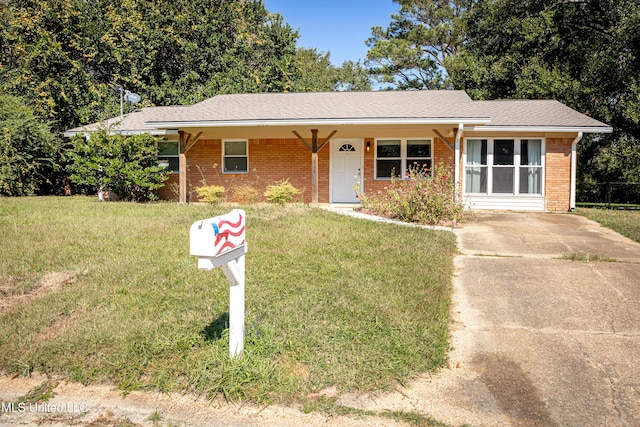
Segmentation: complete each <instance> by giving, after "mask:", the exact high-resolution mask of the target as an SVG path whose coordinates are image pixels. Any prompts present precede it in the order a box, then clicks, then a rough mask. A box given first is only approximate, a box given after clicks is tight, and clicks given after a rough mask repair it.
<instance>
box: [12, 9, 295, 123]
mask: <svg viewBox="0 0 640 427" xmlns="http://www.w3.org/2000/svg"><path fill="white" fill-rule="evenodd" d="M0 19H1V20H2V26H1V27H0V44H1V48H2V49H1V50H0V89H2V90H4V91H6V92H8V93H11V94H15V95H19V96H21V97H23V98H24V99H31V100H33V102H34V111H35V112H36V114H37V115H38V116H40V117H41V118H43V119H44V120H47V121H50V122H51V126H52V129H53V130H54V131H56V132H59V131H64V130H66V129H69V128H73V127H76V126H79V125H81V124H86V123H91V122H95V121H98V120H102V119H106V118H109V117H113V116H115V115H117V114H118V113H119V91H118V90H117V88H118V87H124V88H125V89H128V90H131V91H132V92H136V93H139V94H140V95H141V96H142V99H143V101H142V103H141V105H143V106H151V105H175V104H191V103H195V102H199V101H201V100H203V99H205V98H208V97H211V96H214V95H216V94H218V93H239V92H265V91H287V90H290V89H291V85H292V82H293V79H294V78H295V76H296V73H297V69H296V67H295V56H296V45H295V41H296V39H297V38H298V34H297V32H296V31H294V30H293V29H292V28H291V26H289V25H287V24H284V23H283V20H282V17H281V16H280V15H274V14H270V13H269V12H268V11H267V10H266V9H265V7H264V4H263V2H262V1H259V0H193V1H188V0H178V1H175V2H173V1H172V2H165V1H157V0H135V1H134V0H117V1H112V0H109V1H107V0H41V1H32V0H7V1H4V2H0Z"/></svg>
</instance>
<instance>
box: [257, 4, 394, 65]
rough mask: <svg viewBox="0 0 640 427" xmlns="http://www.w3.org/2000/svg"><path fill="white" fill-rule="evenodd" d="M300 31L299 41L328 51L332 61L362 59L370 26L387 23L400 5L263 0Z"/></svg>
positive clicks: (268, 6) (338, 62) (335, 63)
mask: <svg viewBox="0 0 640 427" xmlns="http://www.w3.org/2000/svg"><path fill="white" fill-rule="evenodd" d="M264 4H265V6H266V8H267V10H269V11H270V12H274V13H275V12H279V13H280V14H281V15H282V16H283V17H284V20H285V22H287V23H288V24H289V25H291V26H292V27H293V28H294V29H297V30H298V32H299V33H300V38H299V39H298V45H299V46H304V47H308V48H312V47H315V48H316V49H318V50H319V51H321V52H330V53H331V57H330V58H331V62H332V63H333V64H334V65H338V66H339V65H342V63H343V62H344V61H348V60H351V61H357V60H358V59H361V60H364V59H365V56H366V54H367V50H368V48H367V45H366V44H365V41H366V40H367V39H368V38H369V37H371V27H374V26H377V25H379V26H382V27H385V28H386V27H387V26H388V25H389V23H390V22H391V14H392V13H395V12H397V11H398V10H399V9H400V6H399V5H398V4H397V3H393V1H392V0H306V1H305V0H264Z"/></svg>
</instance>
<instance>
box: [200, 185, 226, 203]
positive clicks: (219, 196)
mask: <svg viewBox="0 0 640 427" xmlns="http://www.w3.org/2000/svg"><path fill="white" fill-rule="evenodd" d="M224 191H225V190H224V187H222V186H220V185H205V186H202V187H198V188H196V193H197V194H198V201H200V202H202V203H207V204H209V205H215V204H217V203H220V202H221V201H222V200H224V197H223V195H224Z"/></svg>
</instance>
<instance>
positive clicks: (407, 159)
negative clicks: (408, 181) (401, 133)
mask: <svg viewBox="0 0 640 427" xmlns="http://www.w3.org/2000/svg"><path fill="white" fill-rule="evenodd" d="M412 169H414V170H419V171H424V170H428V173H429V175H431V174H432V172H431V169H432V150H431V139H379V140H377V141H376V179H390V178H391V177H392V176H395V177H408V176H409V174H410V171H411V170H412Z"/></svg>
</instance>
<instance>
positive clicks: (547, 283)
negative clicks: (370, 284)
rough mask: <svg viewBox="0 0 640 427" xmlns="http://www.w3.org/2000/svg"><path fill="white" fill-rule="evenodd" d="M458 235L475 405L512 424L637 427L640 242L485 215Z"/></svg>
mask: <svg viewBox="0 0 640 427" xmlns="http://www.w3.org/2000/svg"><path fill="white" fill-rule="evenodd" d="M458 240H459V245H460V248H461V252H462V255H461V256H459V257H458V258H457V260H456V264H457V269H458V277H457V279H456V288H457V292H458V295H457V297H458V302H459V304H460V305H459V310H460V317H461V319H460V320H461V322H462V323H463V329H464V331H463V332H462V334H463V335H464V334H466V335H467V338H468V341H467V345H469V346H470V348H469V349H468V350H469V351H468V352H467V353H466V357H467V363H469V364H470V365H471V366H470V369H471V370H472V371H474V372H475V374H476V375H477V376H476V377H475V380H474V381H471V382H469V383H468V388H467V389H466V391H463V393H464V394H465V395H466V397H465V401H466V402H468V404H469V405H470V406H471V407H472V408H475V409H473V410H475V411H478V412H479V415H481V414H482V413H483V412H486V411H493V412H496V413H500V414H501V415H502V416H503V417H501V419H503V420H506V421H507V422H508V423H509V424H511V425H522V426H525V425H527V426H529V425H544V426H553V425H558V426H586V425H589V426H624V425H628V426H639V425H640V244H638V243H635V242H633V241H631V240H629V239H627V238H625V237H622V236H620V235H619V234H617V233H614V232H612V231H611V230H609V229H606V228H604V227H601V226H600V225H598V224H597V223H595V222H592V221H590V220H587V219H585V218H583V217H581V216H578V215H571V214H522V213H486V214H477V215H476V220H475V221H473V222H471V223H469V224H467V225H465V226H464V227H463V228H462V229H461V230H460V232H459V234H458ZM579 253H582V255H580V256H576V254H579ZM584 254H589V256H588V257H587V256H585V255H584ZM563 255H564V256H565V257H569V258H580V259H593V258H594V256H595V257H597V258H600V259H610V260H611V262H602V261H572V260H567V259H562V257H563ZM470 409H471V408H470Z"/></svg>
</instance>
